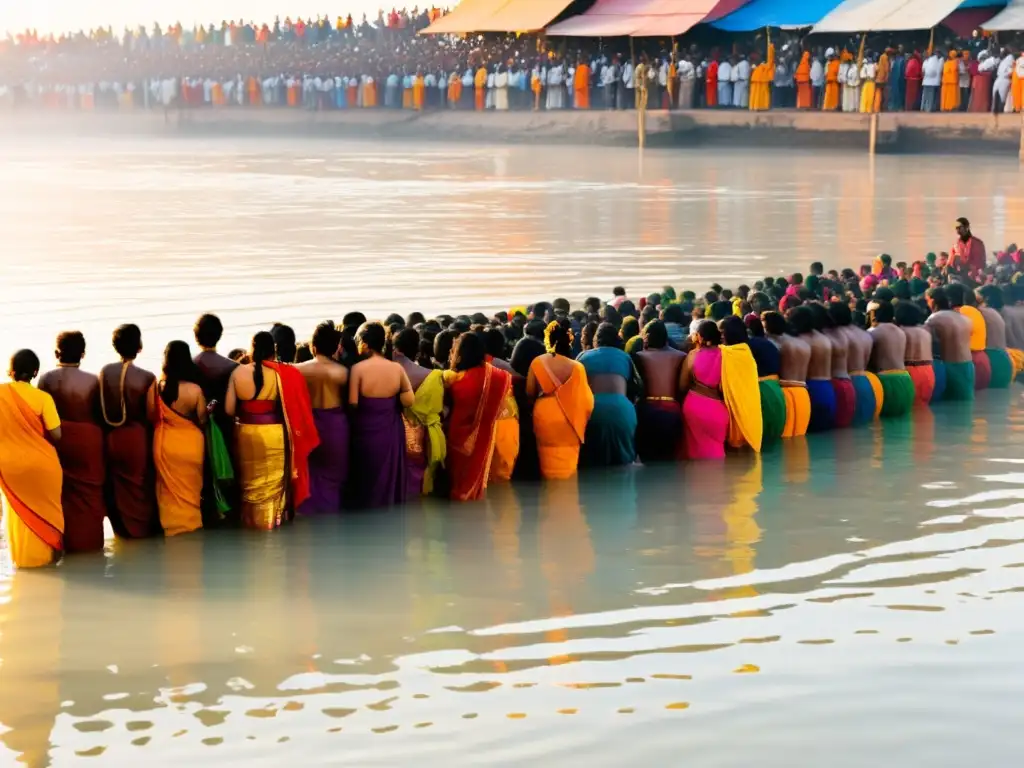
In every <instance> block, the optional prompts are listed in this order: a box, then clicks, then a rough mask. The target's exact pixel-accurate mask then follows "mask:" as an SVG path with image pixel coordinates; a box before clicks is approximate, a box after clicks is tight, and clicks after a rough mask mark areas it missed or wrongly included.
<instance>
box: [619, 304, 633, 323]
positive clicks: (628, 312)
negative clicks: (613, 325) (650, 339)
mask: <svg viewBox="0 0 1024 768" xmlns="http://www.w3.org/2000/svg"><path fill="white" fill-rule="evenodd" d="M636 314H637V312H636V304H634V303H633V302H632V301H630V300H629V299H626V300H625V301H623V302H622V303H621V304H619V317H620V318H622V319H625V318H627V317H636Z"/></svg>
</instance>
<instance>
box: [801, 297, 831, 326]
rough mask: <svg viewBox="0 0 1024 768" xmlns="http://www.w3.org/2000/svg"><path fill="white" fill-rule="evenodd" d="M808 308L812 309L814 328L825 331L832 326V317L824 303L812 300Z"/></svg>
mask: <svg viewBox="0 0 1024 768" xmlns="http://www.w3.org/2000/svg"><path fill="white" fill-rule="evenodd" d="M807 308H808V309H809V310H810V311H811V318H812V323H813V325H814V330H816V331H824V330H825V329H826V328H831V327H832V318H831V316H830V315H829V313H828V310H827V309H825V306H824V305H823V304H818V303H817V302H812V303H811V304H808V305H807Z"/></svg>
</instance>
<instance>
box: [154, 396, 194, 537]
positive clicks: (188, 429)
mask: <svg viewBox="0 0 1024 768" xmlns="http://www.w3.org/2000/svg"><path fill="white" fill-rule="evenodd" d="M150 403H151V404H152V408H153V412H154V416H155V418H154V424H155V427H154V429H153V464H154V465H155V466H156V506H157V510H158V511H159V513H160V527H161V528H163V529H164V535H166V536H175V535H177V534H179V533H189V532H191V531H195V530H198V529H200V528H202V527H203V516H202V513H201V512H200V511H199V504H200V501H201V500H202V493H203V455H204V453H205V447H206V440H205V439H204V437H203V431H202V430H201V429H200V428H199V427H197V426H196V425H195V424H193V423H192V422H191V421H189V420H188V419H186V418H185V417H184V416H182V415H181V414H179V413H177V412H176V411H175V410H174V409H173V408H170V407H168V405H167V404H166V403H165V402H164V401H163V400H162V399H161V397H160V396H159V394H158V392H157V385H156V384H154V385H153V389H152V390H151V392H150Z"/></svg>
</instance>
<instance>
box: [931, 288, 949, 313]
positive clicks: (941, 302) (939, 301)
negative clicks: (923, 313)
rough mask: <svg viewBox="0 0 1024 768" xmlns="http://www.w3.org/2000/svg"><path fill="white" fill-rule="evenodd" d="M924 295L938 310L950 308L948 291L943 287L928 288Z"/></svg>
mask: <svg viewBox="0 0 1024 768" xmlns="http://www.w3.org/2000/svg"><path fill="white" fill-rule="evenodd" d="M926 295H927V296H928V298H929V299H931V300H932V301H933V302H935V306H936V307H938V308H939V309H940V310H943V309H950V308H951V305H950V301H949V293H948V292H947V291H946V289H945V288H943V287H941V286H936V287H935V288H930V289H929V290H928V293H927V294H926Z"/></svg>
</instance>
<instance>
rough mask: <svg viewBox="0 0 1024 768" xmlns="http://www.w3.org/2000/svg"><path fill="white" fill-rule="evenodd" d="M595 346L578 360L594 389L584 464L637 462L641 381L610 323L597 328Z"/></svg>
mask: <svg viewBox="0 0 1024 768" xmlns="http://www.w3.org/2000/svg"><path fill="white" fill-rule="evenodd" d="M596 342H597V343H596V346H595V347H594V348H593V349H591V350H588V351H586V352H583V353H582V354H581V355H580V356H579V357H578V358H576V359H577V361H578V362H579V363H581V364H582V365H583V368H584V370H586V372H587V382H588V383H589V384H590V388H591V390H592V391H593V392H594V412H593V413H592V414H591V416H590V421H589V422H587V434H586V437H585V442H584V446H583V464H584V465H585V466H591V467H605V466H621V465H624V464H632V463H633V462H634V461H636V425H637V420H636V408H635V407H634V405H633V402H634V401H635V400H636V398H637V396H638V395H639V393H640V390H641V389H642V386H643V385H642V383H641V382H640V380H639V375H638V374H637V373H636V368H635V367H634V365H633V361H632V360H631V359H630V357H629V355H627V354H626V353H625V352H623V351H622V349H621V348H620V347H621V344H622V341H621V339H620V338H619V334H618V331H617V330H616V328H615V326H614V325H612V324H611V323H601V325H599V326H598V328H597V335H596Z"/></svg>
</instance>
